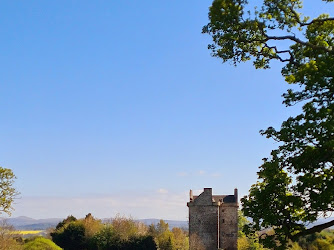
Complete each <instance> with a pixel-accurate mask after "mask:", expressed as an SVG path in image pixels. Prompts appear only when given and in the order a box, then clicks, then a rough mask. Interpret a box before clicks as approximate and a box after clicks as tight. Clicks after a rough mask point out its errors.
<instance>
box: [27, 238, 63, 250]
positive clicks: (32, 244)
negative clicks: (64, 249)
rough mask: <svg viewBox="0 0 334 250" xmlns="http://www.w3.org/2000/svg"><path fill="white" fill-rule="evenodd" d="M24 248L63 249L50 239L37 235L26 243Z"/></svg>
mask: <svg viewBox="0 0 334 250" xmlns="http://www.w3.org/2000/svg"><path fill="white" fill-rule="evenodd" d="M23 250H61V248H60V247H59V246H57V245H56V244H55V243H53V242H52V241H51V240H49V239H45V238H43V237H37V238H34V239H33V240H30V241H28V242H27V243H25V244H24V245H23Z"/></svg>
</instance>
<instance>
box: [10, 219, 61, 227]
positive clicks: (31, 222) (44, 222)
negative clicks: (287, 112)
mask: <svg viewBox="0 0 334 250" xmlns="http://www.w3.org/2000/svg"><path fill="white" fill-rule="evenodd" d="M62 220H63V219H62V218H49V219H40V220H36V219H33V218H29V217H26V216H20V217H15V218H8V219H6V221H7V223H8V224H10V225H12V226H13V227H15V229H16V230H45V229H48V228H50V227H56V225H57V224H58V223H59V222H60V221H62Z"/></svg>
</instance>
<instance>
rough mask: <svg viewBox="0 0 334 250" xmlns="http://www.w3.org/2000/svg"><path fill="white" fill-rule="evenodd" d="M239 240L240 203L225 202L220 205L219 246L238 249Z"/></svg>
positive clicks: (231, 249)
mask: <svg viewBox="0 0 334 250" xmlns="http://www.w3.org/2000/svg"><path fill="white" fill-rule="evenodd" d="M237 240H238V205H237V204H235V203H232V204H231V203H223V204H221V205H220V207H219V246H220V248H221V249H227V250H236V249H238V246H237Z"/></svg>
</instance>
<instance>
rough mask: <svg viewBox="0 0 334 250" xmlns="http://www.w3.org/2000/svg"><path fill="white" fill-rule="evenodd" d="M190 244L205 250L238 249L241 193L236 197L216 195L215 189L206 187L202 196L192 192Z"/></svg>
mask: <svg viewBox="0 0 334 250" xmlns="http://www.w3.org/2000/svg"><path fill="white" fill-rule="evenodd" d="M187 206H188V207H189V244H190V249H197V248H198V247H199V246H201V247H202V249H205V250H213V249H227V250H237V238H238V190H237V189H235V190H234V194H233V195H212V188H204V191H203V193H201V194H200V195H199V196H193V194H192V191H190V201H189V202H188V203H187Z"/></svg>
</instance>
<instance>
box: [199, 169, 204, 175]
mask: <svg viewBox="0 0 334 250" xmlns="http://www.w3.org/2000/svg"><path fill="white" fill-rule="evenodd" d="M205 173H206V172H205V171H204V170H200V171H198V174H199V175H205Z"/></svg>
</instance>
